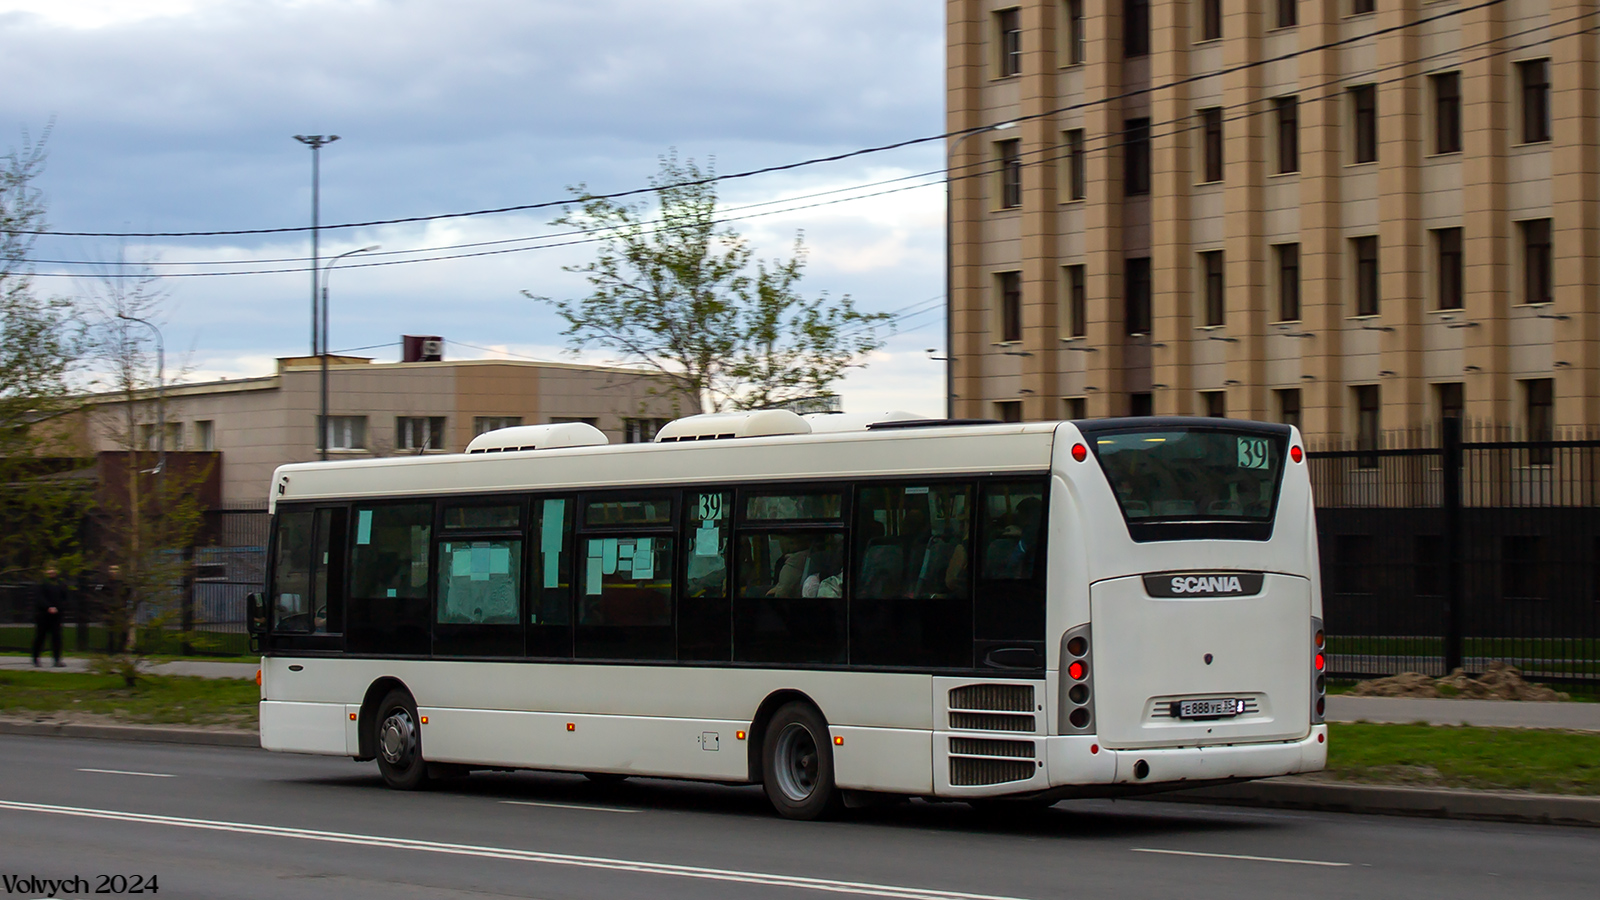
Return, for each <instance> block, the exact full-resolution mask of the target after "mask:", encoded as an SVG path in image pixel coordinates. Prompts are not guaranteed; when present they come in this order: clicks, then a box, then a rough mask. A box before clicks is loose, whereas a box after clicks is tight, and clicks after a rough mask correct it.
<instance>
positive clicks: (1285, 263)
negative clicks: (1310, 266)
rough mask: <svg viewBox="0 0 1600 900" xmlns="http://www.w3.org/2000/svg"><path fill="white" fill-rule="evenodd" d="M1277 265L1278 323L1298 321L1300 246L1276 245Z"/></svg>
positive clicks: (1274, 252) (1274, 248) (1273, 251)
mask: <svg viewBox="0 0 1600 900" xmlns="http://www.w3.org/2000/svg"><path fill="white" fill-rule="evenodd" d="M1272 255H1273V256H1275V257H1276V258H1277V263H1278V321H1280V322H1298V321H1300V245H1299V244H1276V245H1274V246H1273V248H1272Z"/></svg>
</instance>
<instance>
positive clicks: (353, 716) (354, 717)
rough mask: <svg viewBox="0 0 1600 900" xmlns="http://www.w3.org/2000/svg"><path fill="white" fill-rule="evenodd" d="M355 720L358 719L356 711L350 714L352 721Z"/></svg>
mask: <svg viewBox="0 0 1600 900" xmlns="http://www.w3.org/2000/svg"><path fill="white" fill-rule="evenodd" d="M355 720H356V714H355V713H351V714H350V721H352V722H354V721H355Z"/></svg>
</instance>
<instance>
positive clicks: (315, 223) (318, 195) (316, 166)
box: [294, 134, 339, 356]
mask: <svg viewBox="0 0 1600 900" xmlns="http://www.w3.org/2000/svg"><path fill="white" fill-rule="evenodd" d="M294 139H295V140H297V141H299V142H300V143H302V144H305V145H306V146H307V147H310V148H311V355H312V356H316V355H317V353H318V352H319V349H320V348H321V343H320V341H319V340H318V333H317V249H318V248H317V243H318V239H319V238H321V236H322V222H321V221H320V219H321V213H322V209H321V200H322V147H323V145H324V144H331V143H333V142H334V141H337V140H338V139H339V136H338V135H337V134H326V135H324V134H297V135H295V136H294Z"/></svg>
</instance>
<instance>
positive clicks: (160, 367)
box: [117, 313, 167, 476]
mask: <svg viewBox="0 0 1600 900" xmlns="http://www.w3.org/2000/svg"><path fill="white" fill-rule="evenodd" d="M117 318H119V319H124V320H126V321H129V322H138V323H139V324H140V325H143V326H144V327H146V328H148V329H150V330H151V331H152V332H154V333H155V336H156V469H155V473H156V474H157V475H163V476H164V473H165V472H166V471H167V348H166V342H165V341H163V340H162V339H161V329H159V328H157V327H156V326H155V325H154V324H152V323H151V322H150V321H149V320H148V319H141V318H139V317H138V316H130V315H125V314H123V313H117Z"/></svg>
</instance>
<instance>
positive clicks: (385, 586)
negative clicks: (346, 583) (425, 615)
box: [350, 503, 433, 600]
mask: <svg viewBox="0 0 1600 900" xmlns="http://www.w3.org/2000/svg"><path fill="white" fill-rule="evenodd" d="M354 513H355V529H354V531H355V541H354V546H353V547H352V548H351V552H350V592H351V596H353V597H362V598H374V597H376V598H382V597H396V598H406V599H414V600H425V599H427V596H428V558H429V555H430V552H431V547H430V546H429V545H430V538H431V536H432V533H433V504H431V503H411V504H405V505H397V506H372V507H366V508H363V507H359V506H358V507H356V508H355V510H354Z"/></svg>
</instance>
